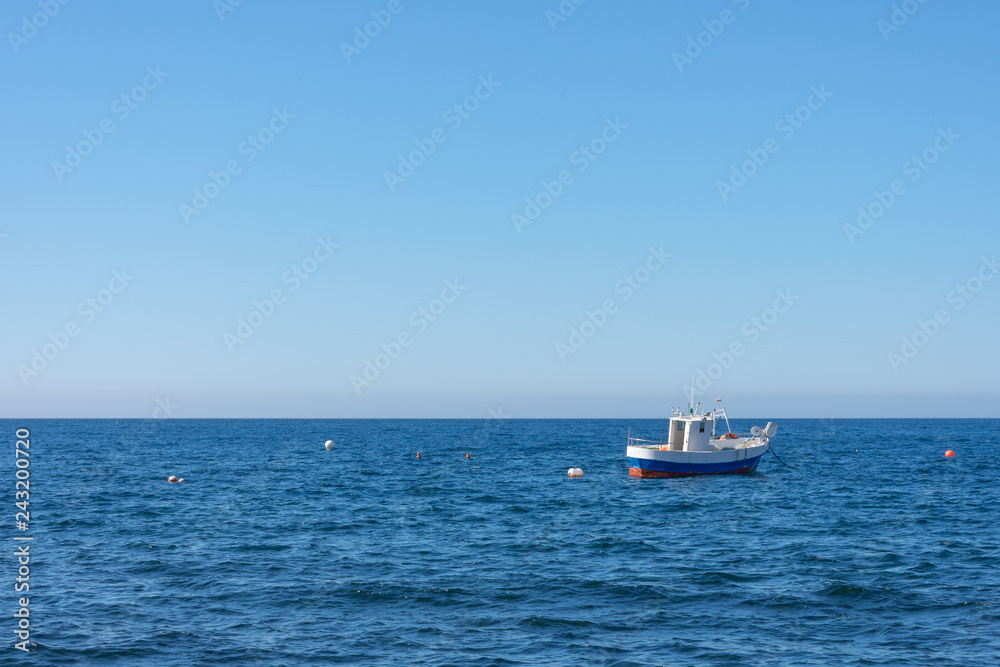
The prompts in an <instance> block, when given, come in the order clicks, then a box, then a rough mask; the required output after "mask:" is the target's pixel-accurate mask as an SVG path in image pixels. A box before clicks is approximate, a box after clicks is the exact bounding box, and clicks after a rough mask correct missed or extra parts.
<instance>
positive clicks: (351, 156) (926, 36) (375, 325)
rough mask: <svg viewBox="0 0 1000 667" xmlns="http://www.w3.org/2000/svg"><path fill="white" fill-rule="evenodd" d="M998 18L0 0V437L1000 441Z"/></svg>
mask: <svg viewBox="0 0 1000 667" xmlns="http://www.w3.org/2000/svg"><path fill="white" fill-rule="evenodd" d="M560 8H561V9H560ZM570 9H572V12H570ZM560 11H561V12H562V13H560ZM564 14H565V15H564ZM998 22H1000V6H998V5H997V4H996V3H993V2H986V1H985V0H980V1H976V2H964V3H944V2H924V3H921V2H919V0H909V1H908V2H899V0H895V1H883V0H878V1H876V2H871V1H865V2H862V1H861V0H848V1H846V2H841V3H809V4H808V5H804V4H802V3H793V2H791V1H790V0H785V1H784V2H771V3H764V2H760V1H758V0H735V1H734V0H713V1H712V2H671V3H658V2H651V1H650V2H627V1H626V2H614V3H612V2H608V1H606V0H588V1H587V2H584V3H582V4H580V5H575V4H574V3H573V2H572V0H565V1H564V2H561V3H560V1H559V0H548V1H545V0H524V1H519V2H480V3H459V2H431V1H430V0H422V1H418V2H411V1H410V0H398V1H392V2H391V1H390V0H376V1H367V0H366V1H365V2H355V3H324V2H317V1H313V2H302V3H297V4H295V5H294V6H285V5H283V6H278V5H276V4H273V3H265V2H259V1H249V0H246V1H244V2H242V3H240V4H238V5H231V4H230V3H229V1H228V0H218V1H216V2H213V0H181V1H179V2H174V3H164V4H159V3H156V4H147V3H134V2H124V1H122V0H116V1H109V2H102V3H85V2H68V3H67V4H60V2H59V1H58V0H41V1H39V0H33V1H28V0H12V1H10V2H6V3H4V5H3V7H2V8H0V27H2V29H3V30H2V32H3V34H4V41H5V44H4V45H3V46H0V83H2V85H3V89H4V90H5V91H6V98H5V103H4V104H3V105H2V107H0V119H2V120H3V127H4V128H5V130H6V132H5V133H4V138H3V147H4V150H3V151H2V156H0V183H2V186H0V187H2V188H3V190H2V192H3V194H2V196H0V295H2V298H0V309H2V311H0V312H2V319H3V326H2V327H0V355H2V363H0V370H2V372H0V417H151V416H171V417H471V418H480V417H481V418H487V417H488V416H489V415H490V411H491V410H492V411H493V414H494V415H495V414H497V411H498V410H499V411H500V412H499V414H501V415H503V416H511V417H659V416H663V415H666V414H668V413H669V408H670V406H673V405H683V404H685V402H686V400H687V398H686V397H685V394H684V393H683V390H682V388H683V387H684V386H686V385H688V384H689V383H690V382H691V378H692V376H695V377H696V378H697V382H698V387H699V395H698V399H697V400H704V401H706V402H711V400H713V399H714V397H715V393H716V392H720V393H721V394H722V397H723V399H725V403H726V405H727V406H728V407H729V411H730V413H732V414H733V415H736V416H754V417H769V416H775V417H851V416H858V417H861V416H877V417H894V416H899V417H949V416H981V417H998V416H1000V377H998V373H997V371H998V368H1000V351H998V347H997V340H998V334H997V332H998V331H1000V308H998V304H1000V280H994V279H993V278H995V277H997V276H996V275H995V274H997V273H1000V265H998V264H997V256H998V255H1000V230H998V225H997V216H996V212H997V208H998V197H1000V188H997V187H996V174H997V170H996V166H995V165H996V155H997V149H998V148H1000V127H998V125H997V123H996V110H997V108H998V102H1000V95H998V89H1000V77H998V76H997V71H998V64H1000V42H998V41H997V40H996V38H995V26H996V25H997V24H998ZM366 30H367V32H368V34H367V35H366V34H365V31H366Z"/></svg>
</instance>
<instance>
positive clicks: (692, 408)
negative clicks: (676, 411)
mask: <svg viewBox="0 0 1000 667" xmlns="http://www.w3.org/2000/svg"><path fill="white" fill-rule="evenodd" d="M688 410H689V411H690V413H691V414H694V376H693V375H692V376H691V402H690V403H688Z"/></svg>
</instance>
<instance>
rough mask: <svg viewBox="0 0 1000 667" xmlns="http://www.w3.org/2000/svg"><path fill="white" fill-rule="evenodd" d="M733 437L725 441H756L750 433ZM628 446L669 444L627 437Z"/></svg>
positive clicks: (661, 445)
mask: <svg viewBox="0 0 1000 667" xmlns="http://www.w3.org/2000/svg"><path fill="white" fill-rule="evenodd" d="M734 435H736V437H735V438H726V439H727V440H734V441H735V440H742V441H743V442H751V441H752V440H755V439H756V436H754V435H753V434H752V433H736V434H734ZM721 439H722V436H716V437H713V438H712V440H721ZM628 446H629V447H668V446H670V443H669V442H667V441H666V440H662V439H661V440H646V439H645V438H633V437H632V436H629V437H628Z"/></svg>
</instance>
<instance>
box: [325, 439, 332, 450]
mask: <svg viewBox="0 0 1000 667" xmlns="http://www.w3.org/2000/svg"><path fill="white" fill-rule="evenodd" d="M323 446H324V447H326V451H330V450H331V449H333V440H327V441H326V444H325V445H323Z"/></svg>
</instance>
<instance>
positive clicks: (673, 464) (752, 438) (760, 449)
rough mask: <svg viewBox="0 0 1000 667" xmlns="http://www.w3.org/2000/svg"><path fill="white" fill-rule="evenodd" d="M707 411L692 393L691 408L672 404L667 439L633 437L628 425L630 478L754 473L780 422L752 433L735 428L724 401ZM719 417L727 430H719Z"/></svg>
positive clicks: (718, 400)
mask: <svg viewBox="0 0 1000 667" xmlns="http://www.w3.org/2000/svg"><path fill="white" fill-rule="evenodd" d="M715 402H716V407H715V409H713V410H712V411H711V412H703V411H702V409H701V403H698V404H697V405H694V395H693V392H692V396H691V404H690V405H689V406H688V411H687V412H686V413H685V412H682V411H681V410H680V408H674V409H673V411H672V416H671V417H670V427H669V431H668V436H667V439H666V440H665V441H664V440H663V436H662V434H661V436H660V440H659V441H656V440H643V439H642V438H633V437H632V431H631V429H629V434H628V446H627V448H626V456H627V457H628V463H629V470H628V474H629V475H631V476H632V477H684V476H687V475H716V474H720V473H737V472H753V471H754V470H756V469H757V465H758V464H759V463H760V459H761V457H762V456H764V454H766V453H767V451H768V447H769V444H768V443H769V441H770V439H771V438H773V437H774V434H775V433H777V432H778V425H777V424H775V423H774V422H768V423H767V425H766V426H765V427H764V428H761V427H759V426H754V427H753V428H751V429H750V433H745V434H738V433H733V430H732V429H731V428H730V426H729V417H728V416H727V415H726V409H725V408H723V407H721V406H720V399H719V398H718V397H716V400H715ZM720 420H724V421H725V423H726V432H725V433H724V434H722V435H716V426H717V425H718V424H720V423H721V422H720Z"/></svg>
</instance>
